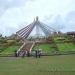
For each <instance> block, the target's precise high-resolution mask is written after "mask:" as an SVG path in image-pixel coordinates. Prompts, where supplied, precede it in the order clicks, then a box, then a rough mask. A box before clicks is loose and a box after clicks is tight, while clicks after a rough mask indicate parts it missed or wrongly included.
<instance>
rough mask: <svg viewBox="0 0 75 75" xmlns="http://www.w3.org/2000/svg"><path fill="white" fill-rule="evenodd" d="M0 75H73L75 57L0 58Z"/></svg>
mask: <svg viewBox="0 0 75 75" xmlns="http://www.w3.org/2000/svg"><path fill="white" fill-rule="evenodd" d="M0 75H75V55H62V56H42V57H41V58H37V59H36V58H35V57H29V58H27V57H25V58H15V57H0Z"/></svg>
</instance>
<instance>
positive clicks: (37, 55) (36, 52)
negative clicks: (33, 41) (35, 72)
mask: <svg viewBox="0 0 75 75" xmlns="http://www.w3.org/2000/svg"><path fill="white" fill-rule="evenodd" d="M41 53H42V52H41V50H35V56H36V58H38V57H39V58H40V56H41Z"/></svg>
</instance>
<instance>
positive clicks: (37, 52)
mask: <svg viewBox="0 0 75 75" xmlns="http://www.w3.org/2000/svg"><path fill="white" fill-rule="evenodd" d="M20 54H21V56H22V57H25V56H27V57H30V56H31V53H30V52H29V51H25V50H24V51H19V52H17V51H15V56H16V57H18V56H20ZM34 56H35V57H36V58H40V56H41V50H35V54H34Z"/></svg>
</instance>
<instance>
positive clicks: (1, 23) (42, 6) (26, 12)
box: [0, 0, 75, 35]
mask: <svg viewBox="0 0 75 75" xmlns="http://www.w3.org/2000/svg"><path fill="white" fill-rule="evenodd" d="M36 16H39V20H40V21H41V22H44V23H45V24H47V25H49V26H51V27H53V28H55V29H56V30H61V31H62V32H67V31H75V0H0V33H2V34H3V35H11V34H12V33H16V31H18V30H19V29H21V28H23V27H24V26H26V25H28V24H29V23H31V22H32V21H33V20H34V18H35V17H36Z"/></svg>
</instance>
